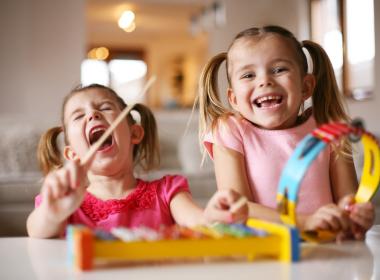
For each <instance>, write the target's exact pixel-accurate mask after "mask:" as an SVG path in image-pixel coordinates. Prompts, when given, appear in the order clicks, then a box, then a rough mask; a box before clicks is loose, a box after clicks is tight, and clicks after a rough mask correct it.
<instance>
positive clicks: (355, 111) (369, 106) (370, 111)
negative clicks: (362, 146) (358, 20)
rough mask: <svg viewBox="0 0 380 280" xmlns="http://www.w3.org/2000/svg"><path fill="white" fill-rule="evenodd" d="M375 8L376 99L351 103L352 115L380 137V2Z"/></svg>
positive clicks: (375, 2)
mask: <svg viewBox="0 0 380 280" xmlns="http://www.w3.org/2000/svg"><path fill="white" fill-rule="evenodd" d="M373 2H374V5H375V6H374V7H375V17H374V19H375V73H374V75H375V78H374V81H375V90H374V97H373V98H372V99H369V100H365V101H349V103H348V105H349V110H350V114H351V116H353V117H360V118H362V119H363V120H364V121H365V124H366V128H367V129H368V130H369V131H371V132H373V133H376V134H377V135H380V122H379V117H380V113H379V112H380V1H377V0H374V1H373Z"/></svg>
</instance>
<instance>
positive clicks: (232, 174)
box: [213, 144, 281, 222]
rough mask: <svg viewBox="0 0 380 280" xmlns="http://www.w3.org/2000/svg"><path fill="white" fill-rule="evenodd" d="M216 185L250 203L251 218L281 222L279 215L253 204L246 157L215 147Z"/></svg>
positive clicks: (269, 209)
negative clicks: (235, 193) (237, 194)
mask: <svg viewBox="0 0 380 280" xmlns="http://www.w3.org/2000/svg"><path fill="white" fill-rule="evenodd" d="M213 155H214V167H215V176H216V183H217V186H218V189H219V190H233V191H236V192H238V193H240V194H242V195H244V196H245V197H247V199H248V200H249V201H250V202H249V203H248V208H249V214H248V215H249V217H254V218H259V219H264V220H268V221H272V222H280V221H281V220H280V215H279V213H278V212H277V211H276V210H274V209H271V208H269V207H266V206H263V205H260V204H257V203H253V202H252V201H253V196H252V193H251V190H250V188H249V183H248V176H247V172H246V166H245V161H244V156H243V155H242V154H241V153H239V152H237V151H234V150H232V149H229V148H225V147H221V146H219V145H216V144H214V145H213Z"/></svg>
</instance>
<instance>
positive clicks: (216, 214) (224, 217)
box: [209, 208, 233, 223]
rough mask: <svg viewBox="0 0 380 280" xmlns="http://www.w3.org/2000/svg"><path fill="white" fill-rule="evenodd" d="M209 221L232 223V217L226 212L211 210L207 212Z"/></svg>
mask: <svg viewBox="0 0 380 280" xmlns="http://www.w3.org/2000/svg"><path fill="white" fill-rule="evenodd" d="M209 217H210V221H211V222H212V223H213V222H222V223H231V222H232V221H233V216H232V214H231V213H230V212H229V211H228V210H223V209H218V208H213V209H211V210H210V211H209Z"/></svg>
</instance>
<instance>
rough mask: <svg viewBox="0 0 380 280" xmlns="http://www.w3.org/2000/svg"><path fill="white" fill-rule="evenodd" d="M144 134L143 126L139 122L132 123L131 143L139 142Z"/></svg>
mask: <svg viewBox="0 0 380 280" xmlns="http://www.w3.org/2000/svg"><path fill="white" fill-rule="evenodd" d="M144 135H145V132H144V128H143V127H142V126H141V125H139V124H133V125H132V126H131V143H132V144H140V142H141V141H142V140H143V138H144Z"/></svg>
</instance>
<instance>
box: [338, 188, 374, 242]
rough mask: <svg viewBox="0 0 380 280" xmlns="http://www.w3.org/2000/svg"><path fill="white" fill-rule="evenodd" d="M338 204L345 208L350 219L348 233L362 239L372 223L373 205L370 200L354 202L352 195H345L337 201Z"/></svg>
mask: <svg viewBox="0 0 380 280" xmlns="http://www.w3.org/2000/svg"><path fill="white" fill-rule="evenodd" d="M339 206H340V207H341V208H342V209H344V210H346V211H347V213H348V215H349V218H350V220H351V228H350V231H351V232H349V234H346V236H347V235H348V236H352V237H353V238H355V239H357V240H362V239H364V236H365V233H366V232H367V230H368V229H370V228H371V226H372V225H373V223H374V220H375V207H374V206H373V204H372V203H371V202H364V203H354V196H353V195H347V196H345V197H343V198H342V199H341V200H340V201H339Z"/></svg>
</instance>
